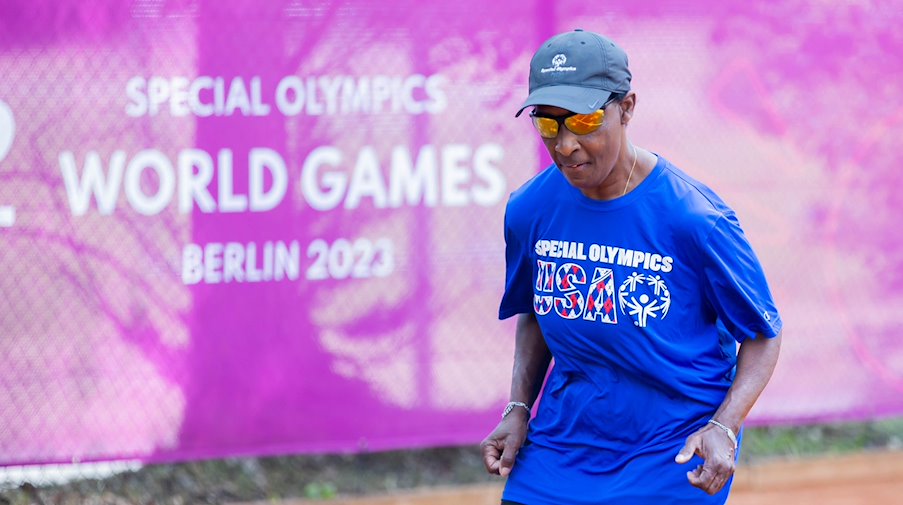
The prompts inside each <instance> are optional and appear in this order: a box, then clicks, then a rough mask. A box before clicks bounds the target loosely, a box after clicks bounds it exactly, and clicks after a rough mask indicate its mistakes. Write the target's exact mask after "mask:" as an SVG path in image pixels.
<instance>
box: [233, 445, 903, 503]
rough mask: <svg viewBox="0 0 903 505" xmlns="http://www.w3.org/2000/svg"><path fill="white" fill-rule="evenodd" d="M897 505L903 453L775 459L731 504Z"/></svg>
mask: <svg viewBox="0 0 903 505" xmlns="http://www.w3.org/2000/svg"><path fill="white" fill-rule="evenodd" d="M500 496H501V486H500V485H479V486H468V487H459V488H445V489H424V490H419V491H409V492H404V493H398V494H394V495H391V496H379V497H368V498H353V499H337V500H330V501H329V502H323V501H318V502H311V501H306V500H296V501H284V502H282V505H302V504H305V505H306V504H312V503H319V504H322V503H330V504H333V505H462V504H469V505H498V503H499V497H500ZM264 503H266V504H269V505H272V504H273V503H274V502H271V501H268V502H257V503H254V504H253V505H264ZM895 503H899V504H903V452H890V453H875V454H856V455H851V456H836V457H822V458H818V459H801V460H795V461H775V462H771V463H762V464H757V465H753V466H745V467H741V468H740V469H738V471H737V477H736V479H735V483H734V491H733V492H732V494H731V499H730V500H729V501H728V504H729V505H766V504H767V505H783V504H793V505H816V504H817V505H859V504H863V505H864V504H869V505H873V504H895ZM245 505H252V504H245ZM562 505H566V504H562Z"/></svg>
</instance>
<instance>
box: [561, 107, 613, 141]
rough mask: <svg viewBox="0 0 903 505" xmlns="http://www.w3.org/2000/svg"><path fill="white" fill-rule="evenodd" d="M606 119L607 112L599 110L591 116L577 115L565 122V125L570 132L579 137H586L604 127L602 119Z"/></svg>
mask: <svg viewBox="0 0 903 505" xmlns="http://www.w3.org/2000/svg"><path fill="white" fill-rule="evenodd" d="M604 117H605V111H604V110H602V109H599V110H597V111H596V112H593V113H591V114H576V115H574V116H571V117H569V118H567V119H565V120H564V125H565V126H567V128H568V130H571V131H572V132H574V133H576V134H577V135H586V134H587V133H592V132H594V131H596V130H598V129H599V127H600V126H602V118H604Z"/></svg>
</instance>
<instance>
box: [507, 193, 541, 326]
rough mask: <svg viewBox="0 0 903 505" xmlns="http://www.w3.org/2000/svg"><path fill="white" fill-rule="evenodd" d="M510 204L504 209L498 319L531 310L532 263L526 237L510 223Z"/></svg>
mask: <svg viewBox="0 0 903 505" xmlns="http://www.w3.org/2000/svg"><path fill="white" fill-rule="evenodd" d="M511 212H512V210H511V206H510V205H509V206H508V208H507V209H506V210H505V293H504V294H503V295H502V302H501V304H500V305H499V319H507V318H509V317H511V316H513V315H515V314H527V313H530V312H533V283H532V279H533V264H532V261H531V255H530V249H529V244H528V242H527V240H528V239H526V238H525V237H523V236H522V235H523V232H521V233H518V232H517V231H516V230H515V229H514V227H513V225H512V215H511Z"/></svg>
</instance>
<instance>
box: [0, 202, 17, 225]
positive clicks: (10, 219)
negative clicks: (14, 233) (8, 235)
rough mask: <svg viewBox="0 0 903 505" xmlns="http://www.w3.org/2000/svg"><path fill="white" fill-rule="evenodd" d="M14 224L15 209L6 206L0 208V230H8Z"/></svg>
mask: <svg viewBox="0 0 903 505" xmlns="http://www.w3.org/2000/svg"><path fill="white" fill-rule="evenodd" d="M14 224H16V208H15V207H10V206H8V205H2V206H0V228H9V227H11V226H12V225H14Z"/></svg>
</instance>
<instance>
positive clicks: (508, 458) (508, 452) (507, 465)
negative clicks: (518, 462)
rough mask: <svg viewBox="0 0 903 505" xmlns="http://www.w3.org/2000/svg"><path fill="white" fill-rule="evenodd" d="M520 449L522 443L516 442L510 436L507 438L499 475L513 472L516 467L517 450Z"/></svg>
mask: <svg viewBox="0 0 903 505" xmlns="http://www.w3.org/2000/svg"><path fill="white" fill-rule="evenodd" d="M519 450H520V444H516V443H514V442H513V441H512V440H510V437H509V438H508V439H506V443H505V449H504V450H503V451H502V459H501V461H500V464H499V475H501V476H502V477H505V476H507V475H508V474H510V473H511V469H512V468H514V459H515V458H516V457H517V451H519Z"/></svg>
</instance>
